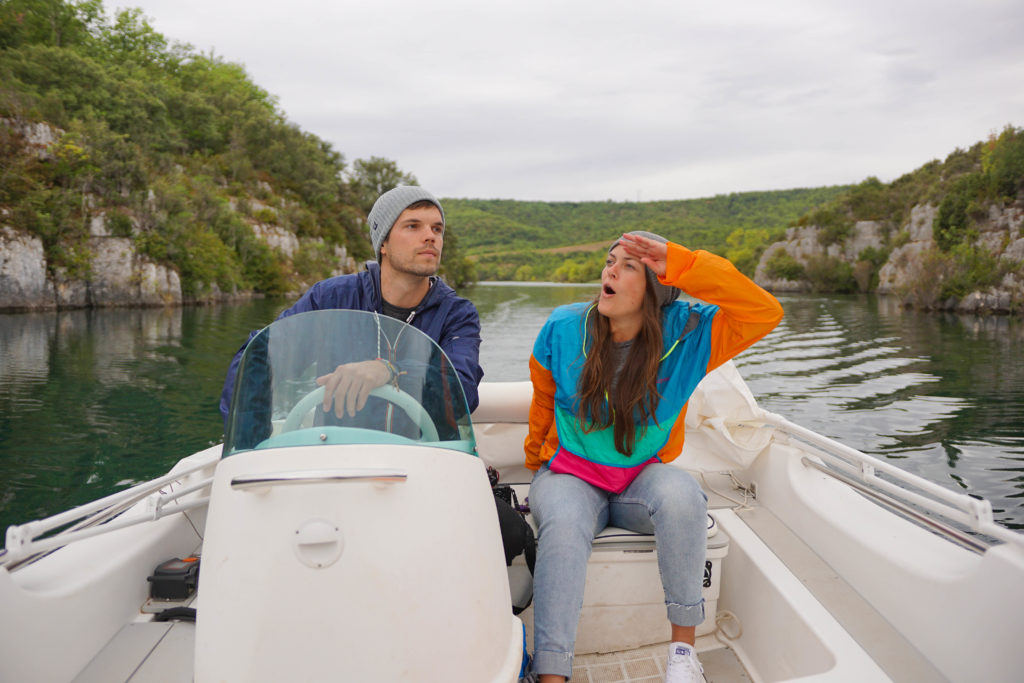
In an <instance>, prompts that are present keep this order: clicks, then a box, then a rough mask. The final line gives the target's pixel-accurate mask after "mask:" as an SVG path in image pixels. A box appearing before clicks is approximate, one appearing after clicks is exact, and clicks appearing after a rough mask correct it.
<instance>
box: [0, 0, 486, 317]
mask: <svg viewBox="0 0 1024 683" xmlns="http://www.w3.org/2000/svg"><path fill="white" fill-rule="evenodd" d="M38 124H46V126H45V127H42V128H44V129H45V130H55V136H54V135H49V136H47V137H48V138H50V139H47V140H46V142H45V143H40V142H39V141H38V140H37V139H33V136H32V135H31V134H30V133H29V131H35V132H38V131H39V130H40V128H41V127H40V126H39V125H38ZM0 161H2V171H0V218H2V221H3V223H4V224H6V225H10V226H11V227H14V228H16V229H19V230H23V231H27V232H29V233H31V234H33V235H36V236H38V237H39V238H40V239H41V240H42V242H43V245H44V248H45V253H46V259H47V264H48V267H49V269H50V270H51V272H52V273H54V274H60V275H61V276H62V277H67V278H70V279H86V280H87V279H88V278H89V268H90V256H91V255H90V253H89V247H88V237H89V225H90V221H91V220H92V219H93V218H95V217H96V216H99V215H101V214H102V215H104V216H105V217H106V224H107V227H108V230H110V231H112V232H113V233H114V234H115V235H117V236H121V237H130V238H132V239H133V241H134V243H135V246H136V249H137V250H138V251H139V252H141V253H142V254H144V255H146V256H148V257H150V258H151V259H153V260H155V261H157V262H158V263H162V264H166V265H169V266H171V267H173V268H174V269H175V270H177V271H178V273H179V274H180V276H181V281H182V289H183V294H184V295H185V297H186V298H201V297H203V296H204V295H206V294H208V293H209V292H210V291H212V290H217V289H219V290H220V291H222V292H235V291H256V292H266V293H278V292H282V291H284V290H286V289H293V288H294V287H295V286H296V284H299V285H301V284H308V283H311V282H313V281H315V280H317V279H319V278H321V277H324V276H325V275H327V274H328V273H330V271H331V270H332V269H333V268H334V267H336V265H337V259H336V256H335V247H338V246H341V247H345V248H346V249H347V251H348V254H349V255H350V256H353V257H355V258H357V259H361V258H366V257H369V256H371V255H372V252H371V251H370V246H369V241H368V239H367V236H366V232H365V227H364V223H363V219H364V218H365V215H366V212H367V211H368V210H369V209H370V207H371V206H372V203H373V201H374V199H375V198H376V197H377V195H378V194H379V192H381V191H383V190H386V189H389V188H390V187H393V186H394V185H396V184H398V183H411V182H415V178H414V177H413V176H412V175H410V174H407V173H403V172H402V171H400V170H399V169H398V168H397V167H396V166H395V164H394V163H393V162H390V161H388V160H386V159H380V158H371V159H367V160H357V161H356V162H354V163H353V164H352V165H351V166H350V165H348V164H347V163H346V160H345V157H344V155H343V154H342V153H341V152H339V151H337V150H335V149H333V147H332V146H331V145H330V144H329V143H327V142H325V141H324V140H321V139H320V138H318V137H316V136H315V135H312V134H310V133H307V132H305V131H303V130H301V129H300V128H299V127H298V126H296V125H295V124H293V123H290V122H289V121H288V119H287V117H286V115H285V113H284V112H283V111H282V110H281V109H280V107H279V106H278V104H277V101H276V100H275V98H274V97H273V96H272V95H271V94H269V93H267V92H266V91H265V90H263V89H262V88H260V87H259V86H258V85H256V84H255V83H253V82H252V80H251V79H250V78H249V76H248V75H247V74H246V72H245V70H244V68H242V67H241V66H239V65H238V64H234V63H231V62H229V61H226V60H225V59H223V58H221V57H215V56H213V55H212V54H210V55H207V54H202V53H199V52H197V51H195V50H194V49H193V48H192V47H191V46H189V45H183V44H180V43H172V42H171V41H169V40H168V39H167V38H165V37H164V36H162V35H161V34H159V33H157V32H156V31H154V30H153V28H152V27H151V26H150V25H149V24H148V23H147V22H146V20H145V18H144V17H143V16H142V14H141V11H140V10H138V9H128V10H120V11H118V12H117V13H116V14H115V15H114V17H112V18H110V17H108V16H107V15H106V12H105V10H104V8H103V4H102V2H101V1H100V0H77V1H72V2H64V1H62V0H4V1H3V2H0ZM256 223H261V224H264V225H271V226H273V227H275V228H281V229H284V230H286V231H288V232H291V233H293V234H294V235H295V236H297V237H298V238H299V240H300V248H299V250H298V252H297V253H295V254H293V255H292V257H291V258H288V257H286V256H285V255H283V254H282V253H281V252H278V251H275V250H272V249H271V248H269V247H267V246H266V244H264V243H263V242H262V241H260V240H259V239H257V238H256V237H255V236H254V234H253V230H252V229H251V226H252V225H254V224H256ZM448 246H449V248H448V249H446V250H445V253H444V256H445V265H444V267H445V268H449V269H450V270H452V271H453V272H454V273H456V274H457V276H456V278H454V279H455V280H457V279H458V277H459V275H458V274H459V273H465V272H467V271H468V272H471V270H469V269H467V268H464V267H462V264H461V261H460V257H459V256H458V249H457V241H456V240H455V239H454V235H453V236H452V239H451V240H450V242H449V245H448ZM466 265H470V264H468V262H467V264H466Z"/></svg>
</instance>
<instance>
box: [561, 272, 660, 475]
mask: <svg viewBox="0 0 1024 683" xmlns="http://www.w3.org/2000/svg"><path fill="white" fill-rule="evenodd" d="M599 300H600V295H598V297H597V298H595V299H594V302H593V304H592V305H591V306H590V307H589V308H588V309H587V314H586V315H585V318H584V321H583V324H584V325H585V326H586V328H587V329H586V336H587V337H590V338H592V339H593V340H594V341H593V343H592V344H591V346H590V349H589V350H587V349H584V353H586V361H585V362H584V363H583V372H582V373H581V374H580V380H579V386H578V387H577V388H578V391H579V395H580V407H579V413H578V415H577V417H578V418H579V421H580V426H581V427H582V428H583V431H584V432H592V431H595V430H598V429H604V428H607V427H610V426H613V427H614V432H613V433H614V438H615V449H616V450H617V451H619V452H620V453H622V454H623V455H627V456H628V455H632V454H633V447H634V446H635V445H636V439H637V433H636V430H637V424H638V423H640V424H641V425H642V424H643V423H644V422H646V421H647V419H648V418H649V417H651V416H653V415H654V413H655V411H656V410H657V409H658V400H659V399H660V398H661V394H659V393H658V363H659V362H660V361H661V355H662V350H663V348H664V342H663V341H662V335H661V307H660V306H658V298H657V297H656V296H654V292H653V290H652V287H651V282H650V280H649V279H648V280H647V286H646V289H645V291H644V299H643V302H642V304H641V308H640V311H641V315H642V320H641V323H640V332H639V333H638V334H637V336H636V338H635V339H634V340H633V344H632V345H631V346H630V347H629V354H628V355H627V356H626V361H625V363H624V364H623V366H622V370H621V371H620V372H619V375H618V377H619V379H618V381H617V382H615V388H614V390H613V389H612V382H613V380H614V379H615V367H616V364H615V342H614V341H613V340H612V331H611V324H610V323H609V322H608V318H606V317H605V316H603V315H601V313H599V312H598V311H597V302H598V301H599ZM606 399H607V400H606ZM641 434H643V427H641Z"/></svg>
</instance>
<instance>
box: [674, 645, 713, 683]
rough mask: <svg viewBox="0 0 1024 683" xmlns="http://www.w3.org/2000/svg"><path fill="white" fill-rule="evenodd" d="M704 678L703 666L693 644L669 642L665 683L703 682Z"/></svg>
mask: <svg viewBox="0 0 1024 683" xmlns="http://www.w3.org/2000/svg"><path fill="white" fill-rule="evenodd" d="M704 680H705V679H704V667H702V666H701V665H700V661H699V660H698V659H697V651H696V650H694V649H693V645H687V644H686V643H669V648H668V665H667V666H666V667H665V683H703V682H704Z"/></svg>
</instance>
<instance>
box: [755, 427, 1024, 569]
mask: <svg viewBox="0 0 1024 683" xmlns="http://www.w3.org/2000/svg"><path fill="white" fill-rule="evenodd" d="M744 423H745V424H750V425H757V424H760V425H762V426H763V425H768V426H771V427H774V428H775V429H776V430H777V431H778V432H781V438H778V437H777V438H778V440H779V441H780V442H783V443H784V442H785V441H786V439H788V438H790V437H792V438H796V439H799V440H800V441H801V442H802V443H803V444H805V445H809V446H810V447H811V449H812V453H813V454H814V455H817V456H818V457H820V458H821V459H822V460H823V461H824V462H825V463H827V465H828V467H827V468H823V467H819V466H818V465H817V464H815V465H814V466H815V467H816V469H820V470H822V471H825V472H826V473H827V474H829V475H831V476H834V477H835V478H837V479H840V480H842V481H844V482H845V483H847V484H850V485H851V486H852V485H853V484H854V483H855V482H856V483H858V484H863V485H865V486H863V487H861V486H857V487H855V488H857V490H859V491H862V488H863V489H864V490H863V491H862V492H866V491H870V492H871V493H870V496H871V498H872V499H873V500H876V501H878V502H882V503H884V504H886V505H888V506H889V507H890V508H892V509H897V510H899V511H900V512H902V513H903V514H906V515H907V516H908V517H911V518H912V519H914V520H915V521H917V522H918V523H921V524H925V525H926V526H928V527H931V528H935V529H936V530H939V529H938V528H937V526H941V527H943V530H942V533H943V535H946V536H950V533H947V532H951V533H952V534H959V535H961V536H963V538H968V539H970V545H969V546H968V547H971V548H972V549H975V548H974V547H973V546H974V545H976V544H980V545H982V546H983V547H987V544H986V543H985V541H984V540H982V539H973V538H970V537H968V536H965V535H963V534H962V533H961V532H959V531H957V530H956V529H954V528H953V527H951V526H949V525H947V524H944V523H941V522H937V521H936V520H934V519H932V518H929V517H927V516H925V515H922V514H920V513H919V512H916V511H915V510H914V508H915V507H916V508H919V509H923V510H926V511H928V512H930V513H933V514H935V515H938V516H940V517H943V518H945V519H947V520H950V521H952V522H955V523H957V524H960V525H963V526H964V527H967V528H968V529H970V530H971V531H974V532H977V533H979V534H982V535H984V536H988V537H989V538H993V539H996V540H998V541H1002V542H1004V543H1010V544H1013V545H1017V546H1024V534H1021V533H1019V532H1017V531H1014V530H1012V529H1008V528H1006V527H1004V526H1001V525H999V524H997V523H996V522H995V520H994V518H993V514H992V504H991V503H990V502H989V501H987V500H985V499H983V498H976V497H974V496H970V495H968V494H965V493H956V492H954V491H950V490H949V489H947V488H944V487H942V486H940V485H939V484H936V483H935V482H932V481H928V480H927V479H924V478H923V477H920V476H918V475H916V474H913V473H911V472H908V471H906V470H904V469H901V468H899V467H896V466H895V465H892V464H890V463H887V462H885V461H884V460H881V459H879V458H876V457H874V456H871V455H868V454H866V453H862V452H860V451H858V450H856V449H854V448H850V447H849V446H846V445H845V444H842V443H839V442H838V441H835V440H833V439H830V438H828V437H827V436H823V435H821V434H818V433H817V432H813V431H811V430H809V429H807V428H805V427H801V426H799V425H797V424H794V423H792V422H790V421H789V420H787V419H785V418H784V417H782V416H780V415H776V414H775V413H770V412H767V411H764V413H763V418H762V419H760V420H746V421H744ZM804 450H807V448H806V447H805V448H804ZM805 461H807V462H806V463H805V464H811V463H813V460H809V459H807V458H805ZM879 473H883V474H885V475H886V476H887V477H889V478H891V479H892V480H894V481H896V482H898V483H900V484H902V485H905V486H909V487H913V488H914V489H917V491H920V492H921V493H918V492H917V491H911V490H909V489H906V488H903V487H902V486H897V485H896V484H894V483H892V482H890V481H886V480H885V479H882V478H881V477H880V476H879ZM951 538H952V536H951ZM953 540H956V541H957V542H958V543H961V544H963V543H962V541H961V540H959V539H955V538H954V539H953ZM982 552H983V550H982Z"/></svg>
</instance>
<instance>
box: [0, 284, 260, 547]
mask: <svg viewBox="0 0 1024 683" xmlns="http://www.w3.org/2000/svg"><path fill="white" fill-rule="evenodd" d="M277 306H278V303H277V302H257V303H255V304H252V305H249V306H247V307H245V308H244V309H241V310H240V309H239V308H238V307H216V308H207V309H204V308H199V309H195V308H193V309H182V308H167V309H162V308H161V309H113V310H95V311H90V310H79V311H61V312H51V313H28V314H17V315H15V314H4V315H0V482H3V483H2V487H0V528H6V526H7V524H10V523H14V522H16V521H19V522H21V521H26V520H28V519H31V518H38V517H42V516H46V515H48V514H53V513H54V512H58V511H60V510H62V509H66V508H69V507H72V506H74V505H77V504H81V503H84V502H87V501H89V500H92V499H93V498H96V497H99V496H102V495H105V494H108V493H110V492H112V491H115V490H117V489H119V488H123V487H124V486H127V485H130V484H132V483H135V482H138V481H143V480H145V479H149V478H152V477H155V476H158V475H159V474H162V473H164V472H166V471H167V469H169V467H170V466H171V465H172V464H173V463H174V462H175V461H177V460H178V459H179V458H181V457H182V456H183V455H185V454H187V453H189V452H192V451H195V450H198V449H199V448H202V447H205V446H207V445H210V444H212V443H216V442H217V441H218V440H219V438H220V434H221V431H222V425H221V424H220V416H219V414H218V412H217V407H216V396H217V395H218V394H219V390H220V384H221V382H222V381H223V377H224V370H225V369H226V366H227V362H228V360H229V359H230V358H231V355H232V354H233V353H234V350H235V349H236V348H237V347H238V345H239V344H241V343H242V342H243V341H244V340H245V333H244V332H242V331H241V329H240V328H242V329H244V328H245V327H246V326H247V325H246V323H247V322H248V321H249V320H251V322H250V323H249V325H251V326H252V327H260V326H262V325H263V324H264V323H263V321H262V319H263V318H273V315H275V314H276V311H274V310H272V309H274V308H275V307H277ZM265 309H266V310H265ZM240 318H241V319H240Z"/></svg>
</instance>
